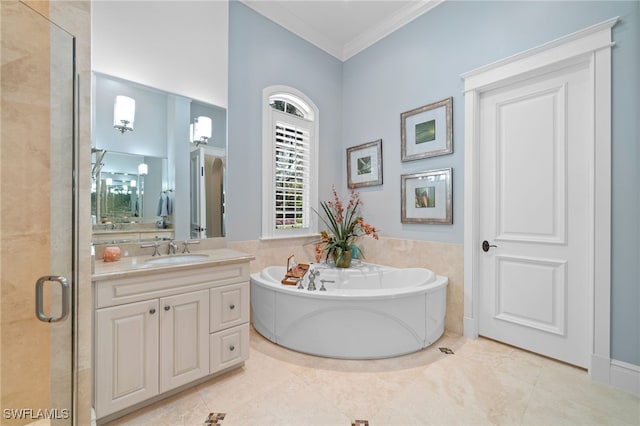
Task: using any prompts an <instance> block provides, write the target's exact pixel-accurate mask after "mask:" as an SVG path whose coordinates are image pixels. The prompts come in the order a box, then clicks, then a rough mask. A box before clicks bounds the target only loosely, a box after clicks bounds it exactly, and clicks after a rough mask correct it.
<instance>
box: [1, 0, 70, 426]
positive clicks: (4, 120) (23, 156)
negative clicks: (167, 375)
mask: <svg viewBox="0 0 640 426" xmlns="http://www.w3.org/2000/svg"><path fill="white" fill-rule="evenodd" d="M0 13H1V17H0V19H1V21H0V24H1V25H0V31H1V46H2V47H1V48H2V51H1V56H0V58H1V63H2V68H1V71H0V99H1V104H0V129H1V135H0V287H1V288H0V290H1V293H0V393H1V402H0V403H1V410H0V416H1V418H0V424H2V425H23V424H31V423H36V422H37V424H38V425H41V424H53V425H71V424H72V421H73V420H72V410H73V401H74V376H73V371H74V356H73V355H74V327H73V323H74V305H75V303H74V300H75V297H76V294H75V290H74V289H75V286H76V283H77V279H76V276H75V275H76V273H75V270H76V268H75V267H74V262H75V260H74V259H76V258H77V255H76V252H75V250H76V246H75V243H74V241H75V240H76V230H75V225H74V224H75V223H76V221H75V212H76V210H77V209H76V206H75V204H76V199H75V191H74V187H75V181H74V173H75V172H74V170H75V169H76V160H75V156H76V153H75V151H76V143H75V133H76V132H75V126H76V124H75V120H74V117H75V106H74V105H75V102H74V101H75V96H76V95H75V89H74V85H75V78H74V76H75V69H74V67H75V65H74V61H75V40H74V37H73V36H72V35H70V34H68V33H67V32H65V31H64V30H63V29H61V28H59V27H57V26H56V25H55V24H53V23H51V22H50V21H49V20H48V19H46V18H45V17H43V16H42V15H40V14H39V13H37V12H35V11H34V10H32V9H30V8H29V7H27V6H26V5H25V4H23V3H21V2H18V1H12V0H2V1H0Z"/></svg>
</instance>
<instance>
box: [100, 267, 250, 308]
mask: <svg viewBox="0 0 640 426" xmlns="http://www.w3.org/2000/svg"><path fill="white" fill-rule="evenodd" d="M248 281H249V263H248V262H242V263H233V264H229V265H219V266H209V267H194V268H189V269H185V268H180V269H179V270H172V271H167V270H158V271H151V270H149V271H148V273H146V274H143V275H137V276H131V277H123V278H113V279H104V280H100V281H96V282H95V283H94V286H95V287H94V292H95V295H96V299H95V300H96V308H104V307H107V306H114V305H121V304H124V303H132V302H138V301H142V300H147V299H154V298H160V297H166V296H171V295H174V294H179V293H184V292H187V291H196V290H204V289H207V288H214V287H218V286H227V285H232V284H240V283H247V282H248Z"/></svg>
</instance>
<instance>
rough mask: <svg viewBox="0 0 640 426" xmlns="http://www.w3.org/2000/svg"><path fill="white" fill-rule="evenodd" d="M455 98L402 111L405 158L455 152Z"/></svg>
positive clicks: (403, 158)
mask: <svg viewBox="0 0 640 426" xmlns="http://www.w3.org/2000/svg"><path fill="white" fill-rule="evenodd" d="M452 112H453V98H447V99H443V100H441V101H438V102H434V103H432V104H429V105H425V106H422V107H420V108H416V109H412V110H411V111H407V112H403V113H402V114H400V139H401V143H400V145H401V149H402V157H401V159H402V161H410V160H419V159H421V158H427V157H435V156H437V155H444V154H451V153H452V152H453V144H452V139H453V126H452V119H451V115H452Z"/></svg>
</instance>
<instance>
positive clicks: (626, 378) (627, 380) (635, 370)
mask: <svg viewBox="0 0 640 426" xmlns="http://www.w3.org/2000/svg"><path fill="white" fill-rule="evenodd" d="M610 377H611V380H610V382H609V384H611V386H614V387H616V388H619V389H622V390H623V391H625V392H628V393H630V394H633V395H636V396H640V366H638V365H633V364H629V363H628V362H623V361H618V360H615V359H612V360H611V373H610Z"/></svg>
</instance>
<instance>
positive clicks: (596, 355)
mask: <svg viewBox="0 0 640 426" xmlns="http://www.w3.org/2000/svg"><path fill="white" fill-rule="evenodd" d="M618 20H619V18H618V17H615V18H612V19H609V20H606V21H603V22H601V23H598V24H596V25H593V26H590V27H588V28H585V29H583V30H580V31H577V32H575V33H572V34H569V35H567V36H565V37H561V38H559V39H556V40H554V41H551V42H549V43H545V44H543V45H540V46H538V47H534V48H532V49H529V50H526V51H524V52H521V53H518V54H515V55H513V56H509V57H507V58H505V59H502V60H500V61H497V62H494V63H491V64H488V65H485V66H483V67H480V68H477V69H475V70H472V71H469V72H467V73H464V74H462V75H461V77H462V78H463V79H464V98H465V100H464V102H465V119H464V130H465V142H464V143H465V147H464V158H465V168H464V171H465V178H464V205H465V209H464V230H465V231H464V321H463V333H464V336H465V337H469V338H474V339H475V338H477V337H478V329H479V327H478V312H479V283H478V280H479V274H478V263H479V256H480V254H481V253H482V252H481V247H480V241H481V237H480V226H479V218H480V208H479V199H480V186H479V174H480V173H479V171H480V167H481V164H480V162H479V148H478V143H479V140H480V138H479V126H480V118H479V109H480V108H479V101H480V97H481V95H482V93H483V92H486V91H488V90H492V89H495V88H498V87H501V86H504V85H507V84H512V83H514V82H516V81H521V80H524V79H527V78H530V77H532V76H536V75H540V74H543V73H546V72H549V71H552V70H555V69H558V68H561V67H562V66H564V65H565V64H566V63H567V62H570V61H572V60H575V59H582V60H584V59H585V58H586V59H587V60H588V61H589V64H590V65H589V67H590V72H591V74H592V75H591V77H592V82H593V84H594V91H593V94H594V99H593V106H594V108H593V111H592V113H593V118H594V133H593V134H594V138H595V141H593V142H592V146H593V147H594V151H593V153H592V157H591V158H592V160H593V161H592V162H591V164H590V171H589V174H590V181H589V182H588V185H589V192H590V196H591V200H590V204H591V205H592V206H593V209H592V211H591V212H589V215H590V221H591V222H592V223H593V227H592V232H591V233H590V234H591V235H590V238H589V240H590V241H589V256H590V258H591V260H592V262H591V265H593V268H592V270H591V271H590V273H589V275H590V279H589V283H588V285H589V289H590V296H589V305H590V315H591V317H590V319H589V321H587V324H588V327H589V328H590V330H589V334H590V335H591V337H590V339H591V348H592V350H591V353H590V354H589V368H588V370H589V374H590V375H591V377H592V378H593V379H594V380H597V381H600V382H604V383H609V371H610V364H611V360H610V332H611V327H610V299H611V47H612V46H613V44H614V43H613V42H612V40H611V38H612V36H611V29H612V27H613V26H614V25H615V24H616V22H618Z"/></svg>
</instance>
